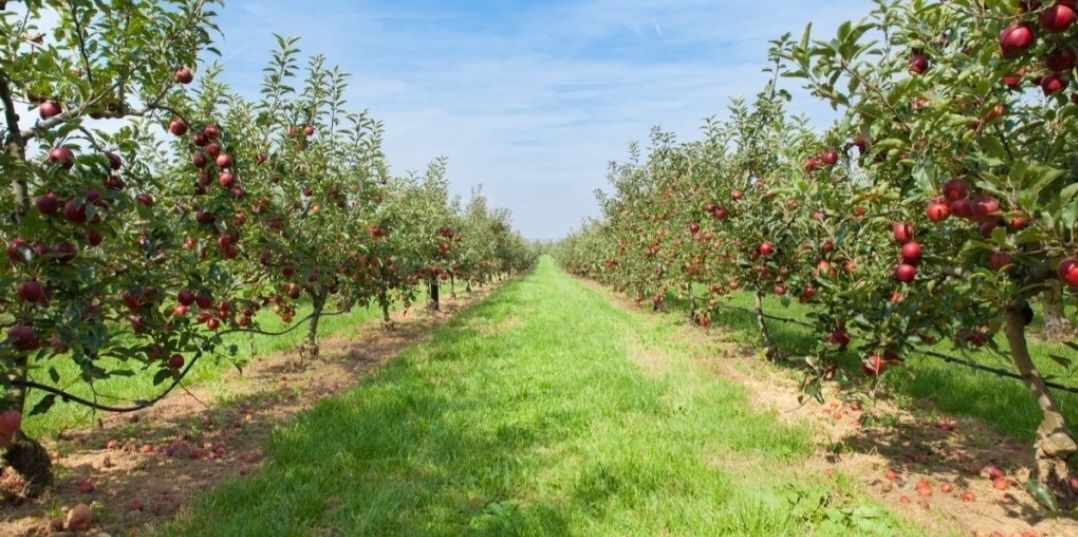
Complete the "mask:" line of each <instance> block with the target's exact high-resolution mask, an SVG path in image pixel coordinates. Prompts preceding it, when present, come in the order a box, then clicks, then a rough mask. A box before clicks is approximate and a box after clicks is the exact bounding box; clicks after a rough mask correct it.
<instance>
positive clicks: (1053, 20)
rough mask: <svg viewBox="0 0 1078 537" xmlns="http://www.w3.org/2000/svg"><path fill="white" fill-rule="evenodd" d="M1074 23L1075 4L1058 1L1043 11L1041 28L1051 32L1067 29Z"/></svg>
mask: <svg viewBox="0 0 1078 537" xmlns="http://www.w3.org/2000/svg"><path fill="white" fill-rule="evenodd" d="M1073 23H1074V6H1072V5H1068V3H1067V2H1057V3H1056V4H1055V5H1053V6H1051V7H1049V8H1048V9H1046V10H1044V11H1042V12H1041V28H1044V29H1045V31H1047V32H1051V33H1060V32H1065V31H1067V28H1070V27H1071V24H1073Z"/></svg>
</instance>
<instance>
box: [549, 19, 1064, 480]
mask: <svg viewBox="0 0 1078 537" xmlns="http://www.w3.org/2000/svg"><path fill="white" fill-rule="evenodd" d="M1074 19H1075V8H1074V5H1073V2H1072V1H1070V0H1060V1H1059V2H1047V3H1041V2H1023V3H1022V4H1021V5H1019V4H1018V3H1017V2H1015V1H1014V0H995V1H989V2H983V1H973V0H948V1H930V0H916V1H901V2H900V1H892V0H881V1H879V2H877V3H876V7H875V9H874V10H873V11H872V13H871V14H870V15H869V16H868V17H867V18H865V19H864V20H862V21H860V22H847V23H845V24H842V25H841V26H840V27H839V28H838V32H837V35H836V36H835V37H834V38H831V39H826V40H821V39H813V38H812V36H811V33H810V31H809V30H810V29H806V31H805V33H804V35H803V37H802V38H801V39H800V40H794V39H791V38H790V36H789V35H787V36H783V37H782V38H780V39H778V40H776V41H774V42H773V47H772V49H771V52H770V58H771V61H770V64H769V67H768V68H767V69H766V70H767V71H769V72H771V73H772V74H773V76H774V81H773V82H772V83H771V84H769V85H768V86H767V88H765V90H764V91H763V92H762V93H760V94H759V95H758V96H757V98H756V99H755V100H754V101H753V102H743V101H740V100H735V101H734V102H733V104H732V105H731V107H730V113H729V117H728V119H726V120H724V121H715V120H711V121H709V122H708V123H707V124H706V125H705V136H704V137H703V139H701V140H698V141H693V142H690V143H679V142H677V141H676V140H675V139H674V138H673V136H672V135H670V134H668V133H664V132H661V131H655V133H654V134H653V136H652V145H651V147H650V148H649V150H648V151H647V152H646V154H642V151H641V150H640V149H639V148H638V147H636V146H633V148H632V156H631V158H630V159H629V160H628V161H627V162H625V163H622V164H615V165H612V168H611V170H610V174H609V175H610V179H611V185H612V187H611V191H610V192H609V193H608V194H603V195H601V196H600V202H601V205H602V210H603V217H602V218H601V219H599V220H598V221H596V222H591V223H589V224H587V225H586V226H585V227H584V228H583V229H582V230H580V231H579V232H577V233H576V234H574V235H573V236H571V237H570V238H568V239H567V240H565V241H564V242H563V243H561V244H559V245H558V246H557V248H556V251H557V255H558V257H559V258H560V259H561V262H562V263H563V264H564V265H565V266H566V267H567V268H568V269H569V270H571V271H573V272H576V273H578V274H582V275H586V276H588V277H592V278H596V279H599V280H601V281H604V282H607V283H609V284H611V285H613V286H615V287H617V288H619V289H621V290H623V291H625V292H627V293H630V294H632V295H633V296H635V297H636V298H637V300H638V301H645V300H649V301H651V302H652V303H653V304H654V306H655V307H656V308H658V307H660V306H661V305H662V302H663V300H664V299H665V297H666V296H667V295H668V293H671V292H673V293H678V294H680V295H682V296H687V297H690V299H691V300H694V303H693V313H692V315H693V318H694V320H695V321H696V322H697V323H699V324H702V325H706V324H708V323H709V322H710V321H709V319H710V316H711V314H712V313H713V312H714V310H715V308H717V307H721V306H722V296H723V295H726V294H728V293H731V292H732V291H735V290H740V291H747V292H749V293H752V294H753V295H754V296H755V297H756V304H757V307H756V314H757V319H758V324H759V327H760V329H761V334H762V339H763V341H764V343H765V345H766V348H767V352H768V354H769V356H771V357H775V358H777V357H780V356H782V355H783V354H784V353H783V350H782V349H778V348H776V347H775V345H774V344H773V343H772V342H771V340H770V338H768V335H767V332H766V330H767V327H766V324H765V323H764V320H765V315H766V313H765V312H764V311H763V308H762V297H763V296H765V295H771V294H774V295H779V296H781V297H784V299H785V300H787V301H789V300H798V301H800V302H802V303H805V304H807V305H808V306H809V307H810V308H811V310H812V312H813V313H812V314H811V315H810V316H809V318H808V319H807V321H808V322H810V323H812V324H814V325H815V327H816V330H817V333H819V334H821V337H820V338H819V341H818V342H817V344H816V346H815V348H814V349H811V352H809V356H808V357H807V359H806V362H807V365H808V368H807V369H809V371H810V372H809V375H808V379H807V380H806V382H805V389H806V391H807V392H808V393H811V394H813V395H817V396H818V394H819V390H820V381H821V380H822V379H825V378H828V377H829V376H832V375H834V374H835V373H836V365H835V364H836V358H837V357H838V356H839V354H840V353H842V352H846V351H847V349H849V352H856V353H858V354H859V355H860V356H861V357H862V358H863V370H864V371H865V373H866V374H868V375H870V376H872V377H877V376H879V375H880V374H882V373H883V372H884V371H885V370H887V369H888V368H890V367H892V366H896V365H898V364H900V363H901V362H902V360H903V357H904V356H908V355H909V353H910V352H911V351H912V349H913V348H915V347H918V346H922V345H925V344H931V343H933V342H935V341H939V340H951V341H954V342H955V343H957V345H958V346H959V347H960V348H961V347H978V346H993V347H995V346H996V343H995V342H996V339H995V337H994V335H995V334H997V333H1002V334H1003V335H1005V341H1006V344H1005V345H1000V346H999V347H1000V348H998V350H999V351H1000V352H1002V353H1005V355H1007V356H1008V357H1009V359H1010V360H1012V361H1013V365H1014V367H1015V368H1016V369H1017V371H1018V373H1019V374H1020V376H1021V378H1022V379H1023V382H1024V383H1025V384H1026V385H1027V386H1028V388H1029V391H1030V395H1031V397H1034V398H1035V399H1036V400H1037V403H1038V404H1039V406H1040V409H1041V410H1042V411H1043V423H1042V425H1041V426H1040V428H1039V430H1038V434H1037V439H1036V442H1035V449H1036V461H1037V468H1036V469H1035V470H1036V471H1035V477H1036V478H1037V480H1038V481H1039V482H1040V483H1042V484H1044V485H1048V486H1049V487H1051V488H1053V489H1054V490H1056V491H1057V492H1060V491H1066V490H1067V489H1068V488H1069V487H1067V486H1066V485H1065V482H1066V480H1067V479H1068V476H1069V475H1070V473H1071V472H1070V471H1069V469H1068V467H1067V462H1068V459H1070V460H1071V461H1072V464H1073V456H1074V455H1075V453H1076V451H1078V446H1076V444H1075V440H1074V438H1075V437H1074V435H1073V433H1072V432H1071V431H1070V429H1069V428H1068V426H1067V424H1066V423H1065V422H1064V419H1063V414H1062V413H1061V412H1060V410H1059V407H1058V405H1057V403H1056V401H1055V399H1054V398H1053V396H1052V393H1050V392H1049V390H1048V389H1047V388H1046V386H1045V381H1044V379H1043V377H1042V375H1041V374H1040V373H1039V372H1038V370H1037V367H1036V366H1035V365H1034V363H1033V361H1032V360H1031V359H1030V354H1029V351H1028V348H1027V325H1028V324H1029V323H1030V322H1031V319H1032V317H1033V312H1034V309H1032V308H1031V307H1030V305H1031V303H1038V302H1042V303H1043V308H1038V311H1044V312H1045V313H1046V314H1047V315H1048V316H1049V317H1050V318H1051V319H1050V320H1052V321H1054V324H1053V323H1047V324H1048V325H1049V326H1054V327H1055V329H1056V330H1064V331H1065V330H1066V327H1065V326H1062V325H1065V324H1066V322H1067V319H1066V318H1060V311H1061V309H1060V307H1059V304H1060V303H1061V302H1064V301H1071V302H1073V301H1074V299H1075V297H1076V296H1078V235H1076V231H1078V224H1076V217H1078V144H1076V142H1075V141H1076V140H1078V93H1072V92H1069V91H1068V90H1067V87H1068V85H1070V84H1071V81H1072V80H1073V78H1074V74H1075V71H1074V69H1075V58H1076V51H1075V49H1074V48H1073V44H1074V42H1075V37H1076V36H1078V28H1076V26H1075V25H1074ZM784 78H790V79H795V80H797V81H799V82H800V83H801V84H803V85H804V87H805V88H807V89H808V90H809V91H810V92H811V93H812V94H813V95H814V96H816V97H818V98H820V99H823V100H824V101H826V102H827V103H828V104H830V105H831V106H833V107H834V108H835V109H836V110H838V111H839V112H840V114H839V116H840V118H839V119H838V120H837V121H835V122H834V123H833V124H831V125H830V126H828V127H827V128H826V130H821V129H818V128H812V126H811V125H810V124H809V123H808V121H807V120H806V119H804V118H797V117H791V116H790V114H788V113H787V112H786V110H785V107H786V103H787V102H788V100H789V99H790V96H789V94H788V93H787V92H785V91H783V90H782V89H780V81H781V80H782V79H784ZM704 293H706V295H707V296H706V297H705V298H703V299H700V300H695V299H692V298H691V297H696V296H702V295H703V294H704ZM1061 326H1062V327H1061ZM1071 341H1072V342H1070V343H1066V342H1065V344H1066V345H1068V347H1067V348H1068V349H1069V350H1070V351H1073V350H1078V346H1075V345H1074V344H1073V340H1071ZM1068 352H1069V351H1068ZM1076 356H1078V354H1073V353H1072V354H1071V355H1070V359H1072V360H1073V358H1074V357H1076ZM1056 358H1058V359H1060V360H1063V361H1065V360H1067V359H1068V358H1067V357H1066V356H1059V357H1056ZM1060 493H1061V494H1062V492H1060Z"/></svg>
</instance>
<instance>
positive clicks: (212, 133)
mask: <svg viewBox="0 0 1078 537" xmlns="http://www.w3.org/2000/svg"><path fill="white" fill-rule="evenodd" d="M202 134H204V135H205V136H206V138H208V139H210V140H216V139H217V137H218V136H220V135H221V128H220V127H218V126H217V124H216V123H210V124H209V125H206V128H204V129H202Z"/></svg>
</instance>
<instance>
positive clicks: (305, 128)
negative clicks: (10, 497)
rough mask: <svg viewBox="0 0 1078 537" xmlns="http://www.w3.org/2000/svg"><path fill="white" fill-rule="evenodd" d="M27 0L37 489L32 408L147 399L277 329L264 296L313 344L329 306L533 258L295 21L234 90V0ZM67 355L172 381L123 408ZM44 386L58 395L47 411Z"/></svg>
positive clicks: (22, 198) (20, 273)
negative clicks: (409, 152)
mask: <svg viewBox="0 0 1078 537" xmlns="http://www.w3.org/2000/svg"><path fill="white" fill-rule="evenodd" d="M7 4H9V2H0V8H4V11H3V16H2V19H0V35H3V36H4V37H3V43H4V47H5V48H4V51H3V57H2V59H0V62H2V63H0V102H2V106H3V112H4V134H3V136H4V148H5V151H4V154H3V160H2V161H0V166H2V173H3V177H4V181H5V183H6V185H7V191H6V192H7V193H6V195H4V196H2V197H0V212H2V213H3V215H4V217H3V218H2V219H0V238H2V240H3V242H4V244H5V248H6V251H5V253H6V256H5V258H4V263H3V270H2V272H0V286H2V288H3V289H4V292H3V294H2V295H0V321H2V324H3V333H4V337H3V342H2V343H0V383H2V384H3V386H2V387H3V392H0V449H2V450H3V451H2V454H3V462H4V463H5V466H6V467H7V470H5V471H8V470H14V471H15V472H17V473H18V474H19V476H20V477H19V478H20V479H22V480H23V481H24V482H25V483H26V484H27V485H28V486H29V488H30V490H32V491H40V490H41V489H42V488H43V487H45V486H47V485H48V484H49V483H50V481H51V473H50V469H49V464H50V462H49V457H48V454H47V453H46V452H45V450H44V449H43V448H42V446H41V445H40V444H39V443H38V442H37V441H35V440H34V439H32V438H29V437H27V436H26V435H25V434H23V432H22V430H21V423H22V421H23V417H24V416H26V415H27V414H33V413H44V412H48V411H49V408H50V407H51V406H52V404H53V403H54V402H56V401H57V400H65V401H73V402H79V403H83V404H86V405H88V406H93V407H96V408H102V409H106V410H132V409H137V408H143V407H145V406H148V405H149V404H152V403H153V402H154V401H156V400H157V399H160V398H161V397H163V396H164V395H165V394H166V393H168V391H170V390H171V389H172V388H174V387H175V386H176V385H177V384H178V383H179V382H180V381H181V380H182V379H183V377H184V376H185V375H186V374H187V373H188V372H189V371H190V370H191V368H192V367H194V366H195V365H196V362H197V360H199V359H200V358H201V357H205V356H208V355H215V356H218V357H221V356H224V357H225V358H226V359H228V358H229V357H230V356H232V355H233V354H235V353H236V349H235V348H234V347H232V348H229V346H225V345H222V343H221V342H222V339H221V338H222V336H223V335H224V334H227V333H234V332H251V333H261V334H266V333H267V332H266V331H263V330H260V329H259V327H258V324H259V319H260V318H265V317H260V315H259V312H260V311H261V310H272V314H275V315H276V316H278V317H279V318H280V319H281V320H282V321H283V322H284V323H285V324H286V325H289V326H290V328H289V330H291V329H295V328H301V327H305V328H306V330H307V331H308V334H309V335H308V337H307V339H306V343H304V345H303V347H302V348H301V349H300V355H301V356H302V357H303V358H304V359H306V360H310V359H313V358H315V357H317V356H318V342H317V339H316V335H317V327H318V322H319V319H320V318H321V317H322V316H324V315H332V314H335V313H337V312H342V311H347V310H349V309H351V308H353V307H379V308H381V309H382V311H383V313H384V315H385V319H386V320H387V321H388V320H389V316H388V315H389V309H390V307H391V306H392V305H393V304H394V303H404V304H410V303H412V302H413V301H415V300H417V298H418V294H417V293H418V292H419V291H421V290H423V288H424V287H425V288H426V291H427V293H428V295H427V296H429V297H430V299H431V304H430V305H431V307H436V306H437V298H438V287H439V284H440V283H441V284H443V285H444V284H450V285H456V284H458V283H459V284H460V285H465V286H468V285H473V284H482V283H485V282H489V281H491V280H492V279H495V278H499V277H501V276H503V275H505V274H508V273H512V272H518V271H520V270H523V269H525V268H527V267H528V266H529V265H530V263H531V261H532V259H533V257H534V256H533V254H532V253H531V250H530V249H529V248H528V246H527V245H526V243H525V242H524V241H523V239H521V237H520V236H518V235H517V234H516V233H515V232H513V231H512V230H511V229H510V228H509V221H508V214H507V213H506V212H505V211H501V210H494V209H492V208H489V207H488V206H487V203H486V200H485V199H484V198H483V197H482V196H481V195H479V194H475V195H473V197H472V198H471V199H470V200H467V201H465V202H463V203H462V202H461V201H460V200H459V199H457V198H456V197H454V196H451V195H450V194H449V192H448V181H447V178H446V170H445V163H444V162H443V161H442V160H435V161H434V162H433V163H432V164H431V165H430V167H429V168H428V169H427V170H425V172H424V173H422V174H413V175H408V176H403V177H394V176H391V175H390V174H389V167H388V164H387V163H386V162H385V159H384V157H383V155H382V152H381V136H382V129H383V126H382V124H381V123H380V122H379V121H377V120H375V119H373V118H371V117H370V116H369V115H368V114H366V113H365V112H356V111H355V109H354V108H351V107H350V106H349V104H348V103H347V102H346V101H345V99H344V95H345V92H346V90H347V83H348V74H347V73H344V72H342V71H341V70H340V69H338V68H336V67H333V66H330V65H327V64H326V61H325V58H324V57H322V56H318V55H314V56H309V57H307V56H303V55H301V54H300V51H299V50H298V49H297V47H296V45H297V42H296V40H294V39H285V38H278V48H277V49H276V50H275V51H274V52H273V54H272V57H271V59H270V61H269V62H268V64H267V66H266V69H265V71H264V73H265V79H264V82H263V84H262V87H261V93H260V94H259V95H257V96H256V97H255V98H249V97H246V96H241V95H239V94H237V93H235V92H233V91H232V90H230V88H228V87H227V86H226V85H225V84H223V83H222V82H221V81H220V74H221V68H220V67H218V66H216V65H215V64H214V63H212V62H209V63H207V58H209V59H212V56H213V54H214V53H215V52H216V51H215V49H214V39H215V38H216V36H217V34H218V28H217V27H216V25H215V23H214V18H215V13H214V11H213V10H214V9H215V7H216V4H218V2H213V1H208V0H171V1H168V2H160V1H149V0H133V1H129V2H117V3H100V2H88V1H86V2H83V1H73V2H69V1H54V0H47V1H42V0H32V1H28V2H21V3H19V5H17V6H16V7H15V8H13V9H9V8H8V7H7V6H6V5H7ZM304 304H305V305H308V306H309V309H310V311H311V313H310V314H309V315H304V316H301V317H298V318H297V308H298V307H299V306H301V305H304ZM267 314H268V311H267ZM106 360H107V363H108V364H109V365H107V366H105V365H104V364H105V363H106ZM61 364H63V365H69V364H74V366H75V368H76V369H77V371H79V372H80V373H79V375H78V377H77V379H76V382H77V383H78V384H80V385H88V386H89V388H90V390H91V391H92V388H93V385H94V383H95V382H96V381H99V380H102V379H105V378H108V377H110V376H116V375H124V376H131V375H136V374H137V375H151V376H153V377H154V382H155V383H156V384H157V385H158V386H159V387H160V390H161V391H160V394H158V395H157V396H156V398H154V399H150V400H146V401H140V402H137V403H136V404H134V405H132V406H130V407H126V408H119V409H117V408H111V407H108V406H107V405H102V404H100V403H99V402H98V401H97V398H96V397H94V398H92V399H87V398H80V397H78V396H76V395H74V394H73V393H71V392H72V391H73V390H70V388H71V386H70V385H69V384H65V385H60V384H58V381H59V374H58V373H57V370H58V369H59V368H60V365H61ZM117 364H119V365H117ZM28 390H41V391H42V392H43V393H45V396H44V397H42V398H41V399H40V402H39V403H37V404H36V405H34V407H33V408H27V401H28V398H27V392H28ZM80 393H85V392H80ZM93 393H96V392H93ZM148 399H149V398H148ZM5 479H6V478H5Z"/></svg>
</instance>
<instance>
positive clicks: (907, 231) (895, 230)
mask: <svg viewBox="0 0 1078 537" xmlns="http://www.w3.org/2000/svg"><path fill="white" fill-rule="evenodd" d="M891 231H892V234H893V235H894V237H895V241H897V242H898V243H899V244H906V243H907V242H910V241H912V240H913V224H911V223H909V222H895V223H894V225H892V226H891Z"/></svg>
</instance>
